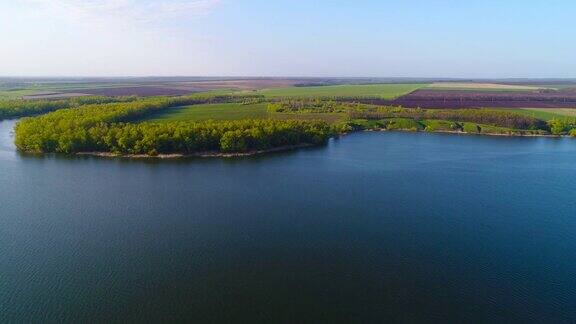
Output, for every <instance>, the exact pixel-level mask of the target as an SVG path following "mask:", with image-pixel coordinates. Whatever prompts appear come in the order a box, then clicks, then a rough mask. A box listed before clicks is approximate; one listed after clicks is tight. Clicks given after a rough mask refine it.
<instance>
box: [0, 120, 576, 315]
mask: <svg viewBox="0 0 576 324" xmlns="http://www.w3.org/2000/svg"><path fill="white" fill-rule="evenodd" d="M12 126H13V122H2V123H0V134H1V136H0V193H1V194H0V322H2V323H4V322H31V321H33V322H85V321H91V322H94V321H101V322H124V321H141V322H142V321H150V322H167V321H180V322H182V321H194V322H234V323H238V322H250V323H255V322H285V323H299V322H313V323H319V322H327V323H331V322H332V323H333V322H359V323H366V322H400V323H402V322H460V323H493V322H518V323H527V322H555V323H562V322H566V323H569V322H574V321H576V199H575V194H576V140H572V139H550V138H491V137H474V136H457V135H440V134H422V133H392V132H390V133H358V134H353V135H350V136H346V137H344V138H342V139H339V140H333V141H331V142H330V144H329V145H328V146H326V147H321V148H314V149H307V150H301V151H297V152H290V153H281V154H273V155H269V156H264V157H256V158H243V159H235V160H218V159H193V160H180V161H130V160H107V159H98V158H89V157H84V158H66V157H54V156H48V157H40V156H30V155H20V154H18V153H16V152H15V150H14V148H13V145H12V138H11V137H10V136H9V133H10V130H11V128H12Z"/></svg>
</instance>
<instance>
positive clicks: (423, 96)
mask: <svg viewBox="0 0 576 324" xmlns="http://www.w3.org/2000/svg"><path fill="white" fill-rule="evenodd" d="M362 102H365V103H373V104H380V105H394V106H403V107H409V108H417V107H421V108H451V109H459V108H491V107H498V108H525V107H531V108H576V91H572V90H571V89H566V90H562V91H556V90H548V91H519V92H518V91H514V92H513V91H462V90H429V89H419V90H416V91H414V92H412V93H410V94H408V95H405V96H402V97H399V98H397V99H394V100H363V101H362Z"/></svg>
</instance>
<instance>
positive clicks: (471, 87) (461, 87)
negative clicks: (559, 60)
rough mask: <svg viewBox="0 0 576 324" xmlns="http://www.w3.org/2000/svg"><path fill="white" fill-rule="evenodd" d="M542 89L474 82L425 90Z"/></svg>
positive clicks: (435, 84) (436, 84) (438, 83)
mask: <svg viewBox="0 0 576 324" xmlns="http://www.w3.org/2000/svg"><path fill="white" fill-rule="evenodd" d="M542 88H546V87H539V86H524V85H508V84H496V83H474V82H470V83H466V82H437V83H433V84H431V85H429V86H427V87H426V89H438V90H471V91H533V90H538V89H542Z"/></svg>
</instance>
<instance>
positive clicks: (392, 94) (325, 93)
mask: <svg viewBox="0 0 576 324" xmlns="http://www.w3.org/2000/svg"><path fill="white" fill-rule="evenodd" d="M425 86H426V84H367V85H336V86H317V87H289V88H272V89H263V90H258V91H254V92H253V93H255V94H261V95H264V96H266V97H379V98H382V99H394V98H396V97H399V96H402V95H405V94H408V93H410V92H412V91H414V90H417V89H419V88H422V87H425Z"/></svg>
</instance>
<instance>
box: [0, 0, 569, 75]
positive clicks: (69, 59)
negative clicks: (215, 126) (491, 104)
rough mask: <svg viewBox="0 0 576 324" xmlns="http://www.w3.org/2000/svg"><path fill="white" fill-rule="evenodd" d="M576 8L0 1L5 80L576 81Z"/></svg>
mask: <svg viewBox="0 0 576 324" xmlns="http://www.w3.org/2000/svg"><path fill="white" fill-rule="evenodd" d="M575 13H576V1H573V0H549V1H541V0H506V1H502V0H498V1H496V0H494V1H492V0H458V1H453V0H411V1H397V0H394V1H391V0H316V1H314V0H0V42H1V44H2V45H1V46H0V76H60V77H64V76H286V77H290V76H319V77H330V76H332V77H457V78H509V77H510V78H517V77H527V78H538V77H542V78H547V77H554V78H556V77H558V78H570V77H576V42H575V41H574V32H575V31H576V19H574V14H575Z"/></svg>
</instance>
